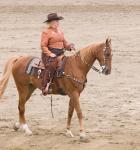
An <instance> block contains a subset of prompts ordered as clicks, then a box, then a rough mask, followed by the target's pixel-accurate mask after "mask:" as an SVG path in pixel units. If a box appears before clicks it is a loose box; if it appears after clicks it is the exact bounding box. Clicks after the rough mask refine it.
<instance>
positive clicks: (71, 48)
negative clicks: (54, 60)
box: [70, 43, 76, 51]
mask: <svg viewBox="0 0 140 150" xmlns="http://www.w3.org/2000/svg"><path fill="white" fill-rule="evenodd" d="M70 50H71V51H72V50H74V51H75V50H76V49H75V45H74V44H73V43H71V44H70Z"/></svg>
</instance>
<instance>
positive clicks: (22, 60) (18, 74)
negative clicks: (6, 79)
mask: <svg viewBox="0 0 140 150" xmlns="http://www.w3.org/2000/svg"><path fill="white" fill-rule="evenodd" d="M33 58H34V56H21V57H19V59H18V60H17V61H16V63H15V64H14V65H13V68H12V73H13V77H14V79H15V80H18V81H25V80H29V76H28V75H27V74H26V69H27V66H28V64H29V63H30V61H31V60H32V59H33Z"/></svg>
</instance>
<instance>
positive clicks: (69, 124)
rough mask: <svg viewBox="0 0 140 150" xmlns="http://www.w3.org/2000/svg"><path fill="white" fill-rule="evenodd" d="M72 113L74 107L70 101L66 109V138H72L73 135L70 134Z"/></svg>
mask: <svg viewBox="0 0 140 150" xmlns="http://www.w3.org/2000/svg"><path fill="white" fill-rule="evenodd" d="M73 112H74V105H73V101H72V100H71V99H70V101H69V109H68V120H67V132H66V136H70V137H74V135H73V134H72V132H71V130H70V126H71V119H72V116H73Z"/></svg>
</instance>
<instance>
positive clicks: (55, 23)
mask: <svg viewBox="0 0 140 150" xmlns="http://www.w3.org/2000/svg"><path fill="white" fill-rule="evenodd" d="M49 24H50V27H52V28H54V29H56V28H58V27H59V20H53V21H51V22H50V23H49Z"/></svg>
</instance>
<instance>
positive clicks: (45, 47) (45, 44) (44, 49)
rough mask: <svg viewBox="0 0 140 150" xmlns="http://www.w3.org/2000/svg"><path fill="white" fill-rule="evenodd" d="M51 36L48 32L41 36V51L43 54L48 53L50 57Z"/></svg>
mask: <svg viewBox="0 0 140 150" xmlns="http://www.w3.org/2000/svg"><path fill="white" fill-rule="evenodd" d="M48 41H49V36H48V34H47V33H46V32H43V33H42V35H41V49H42V52H43V53H46V54H47V55H48V56H50V55H51V51H50V50H49V49H48Z"/></svg>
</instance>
